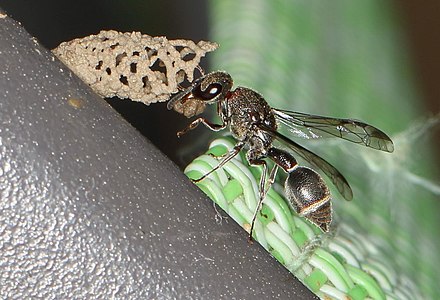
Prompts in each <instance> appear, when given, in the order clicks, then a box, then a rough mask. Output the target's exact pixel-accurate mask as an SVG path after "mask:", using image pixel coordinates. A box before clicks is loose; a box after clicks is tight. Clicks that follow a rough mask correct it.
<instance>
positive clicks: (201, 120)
mask: <svg viewBox="0 0 440 300" xmlns="http://www.w3.org/2000/svg"><path fill="white" fill-rule="evenodd" d="M199 123H202V124H203V125H205V126H206V127H207V128H208V129H210V130H212V131H220V130H222V129H225V128H226V124H224V123H223V124H213V123H211V122H210V121H208V120H206V119H205V118H197V119H195V120H194V121H192V122H191V123H190V124H189V125H188V126H187V127H186V128H184V129H183V130H181V131H179V132H177V137H181V136H182V135H184V134H185V133H187V132H188V131H190V130H193V129H194V128H196V127H197V125H199Z"/></svg>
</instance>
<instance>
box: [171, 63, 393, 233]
mask: <svg viewBox="0 0 440 300" xmlns="http://www.w3.org/2000/svg"><path fill="white" fill-rule="evenodd" d="M232 87H233V80H232V77H231V75H229V74H228V73H226V72H221V71H217V72H212V73H209V74H206V75H203V76H202V77H200V78H198V79H197V80H195V81H194V82H193V83H192V84H191V85H190V86H189V87H188V88H186V89H183V90H182V91H180V92H179V93H177V94H176V95H174V96H173V97H172V98H171V99H170V100H169V102H168V103H167V107H168V109H173V108H174V109H175V110H176V111H178V112H180V113H183V114H185V115H186V116H187V117H193V116H195V115H197V114H199V113H201V112H202V111H203V110H204V109H205V106H206V105H209V104H217V114H218V115H219V117H220V120H221V123H220V124H215V123H212V122H210V121H209V120H207V119H205V118H202V117H199V118H197V119H195V120H193V121H192V122H191V123H190V124H189V125H188V126H187V127H186V128H185V129H183V130H182V131H179V132H178V133H177V136H178V137H180V136H182V135H183V134H185V133H186V132H188V131H190V130H192V129H194V128H196V127H197V126H198V125H199V124H203V125H204V126H206V127H207V128H208V129H210V130H213V131H220V130H223V129H225V128H227V127H229V130H230V132H231V133H232V136H233V137H234V138H235V139H236V140H237V143H236V144H235V146H234V147H233V149H232V150H231V151H230V152H228V153H227V154H225V155H224V156H223V157H222V159H221V160H220V162H219V164H218V165H217V166H216V167H215V168H213V169H212V170H210V171H209V172H208V173H206V174H205V175H203V176H202V177H201V178H199V179H197V180H194V181H195V182H199V181H201V180H203V179H205V178H206V177H207V176H209V175H210V174H211V173H212V172H214V171H216V170H218V169H219V168H221V167H222V166H224V165H225V164H226V163H227V162H228V161H230V160H231V159H232V158H234V157H235V156H236V155H237V154H238V153H239V152H240V151H241V150H242V149H243V148H245V149H246V150H247V152H246V159H247V161H248V163H249V164H250V165H251V166H261V167H262V174H261V178H260V181H259V201H258V206H257V209H256V211H255V212H254V215H253V218H252V223H251V228H250V231H249V239H250V240H252V233H253V228H254V224H255V219H256V217H257V214H258V212H259V210H260V209H261V205H262V202H263V200H264V198H265V195H266V193H267V191H268V190H269V188H270V186H271V185H272V183H273V182H274V179H275V176H276V173H277V170H278V169H279V168H281V169H282V170H283V171H284V172H286V173H287V179H286V181H285V184H284V190H285V195H286V198H287V199H288V202H289V203H290V206H291V207H292V208H293V209H294V210H295V211H296V212H297V213H298V215H300V216H303V217H305V218H306V219H308V220H309V221H311V222H312V223H314V224H315V225H317V226H318V227H319V228H320V229H321V230H322V231H324V232H328V231H329V228H330V223H331V221H332V207H331V195H330V191H329V188H328V186H327V184H326V183H325V181H324V180H323V179H322V177H321V176H320V175H319V174H318V173H317V172H316V171H315V170H313V169H311V168H308V167H305V166H300V165H298V163H297V160H296V159H295V156H294V155H293V153H294V154H296V155H298V156H300V157H301V158H302V159H304V160H305V161H307V162H308V163H309V164H310V165H311V166H313V167H314V168H316V169H319V170H321V171H322V172H323V173H324V174H325V175H326V176H327V177H328V178H329V179H330V181H331V182H332V183H333V184H334V185H335V187H336V188H337V190H338V191H339V193H340V194H341V195H342V197H343V198H345V199H346V200H352V198H353V191H352V189H351V187H350V185H349V184H348V181H347V180H346V179H345V177H344V176H343V175H342V174H341V173H340V172H339V171H338V170H337V169H336V168H335V167H333V166H332V165H331V164H330V163H328V162H327V161H326V160H324V159H323V158H321V157H319V156H318V155H316V154H314V153H313V152H311V151H309V150H308V149H306V148H304V147H303V146H301V145H299V144H297V143H296V142H294V141H293V140H292V139H290V138H289V137H287V136H285V135H283V134H281V133H280V131H279V128H280V126H284V127H286V128H287V129H288V130H289V132H290V133H292V134H293V135H295V136H298V137H301V138H305V139H318V138H321V137H326V136H334V137H338V138H341V139H344V140H346V141H350V142H353V143H356V144H360V145H363V146H366V147H369V148H373V149H376V150H381V151H385V152H393V151H394V145H393V142H392V140H391V139H390V138H389V137H388V136H387V135H386V134H385V133H384V132H383V131H381V130H379V129H377V128H376V127H373V126H371V125H368V124H366V123H363V122H361V121H357V120H353V119H338V118H331V117H323V116H318V115H311V114H306V113H301V112H293V111H287V110H281V109H276V108H273V107H271V106H270V105H269V104H268V103H267V102H266V100H265V99H264V98H263V97H262V96H261V95H260V94H259V93H257V92H256V91H254V90H252V89H250V88H246V87H237V88H236V89H232ZM275 141H277V142H279V143H280V144H282V145H284V146H285V148H284V149H286V150H284V149H280V148H277V147H275V146H274V142H275ZM266 159H270V160H272V161H273V162H274V166H273V167H272V169H271V170H269V166H268V164H267V162H266Z"/></svg>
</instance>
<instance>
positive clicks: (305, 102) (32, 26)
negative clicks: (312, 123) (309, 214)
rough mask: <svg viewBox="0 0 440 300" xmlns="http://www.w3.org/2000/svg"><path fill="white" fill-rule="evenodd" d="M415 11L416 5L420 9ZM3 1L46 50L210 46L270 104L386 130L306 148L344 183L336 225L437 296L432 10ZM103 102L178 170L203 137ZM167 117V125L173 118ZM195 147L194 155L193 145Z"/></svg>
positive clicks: (154, 110) (157, 112) (341, 0)
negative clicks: (384, 141) (360, 141)
mask: <svg viewBox="0 0 440 300" xmlns="http://www.w3.org/2000/svg"><path fill="white" fill-rule="evenodd" d="M416 3H417V4H416ZM419 3H420V2H416V1H415V0H404V1H378V0H375V1H362V2H361V1H356V2H355V1H348V0H338V1H332V2H325V1H306V0H303V1H299V0H296V1H264V0H254V1H232V0H227V1H214V0H212V1H199V0H197V1H169V0H168V1H141V0H136V1H106V0H98V1H84V0H81V1H69V2H62V1H31V0H28V1H25V0H0V7H1V8H3V9H4V10H6V12H7V13H8V14H9V15H10V16H11V17H13V18H14V19H16V20H17V21H20V22H21V23H22V24H23V26H24V27H25V28H26V29H27V30H28V31H29V32H30V33H31V34H33V35H34V36H35V37H37V38H38V39H39V40H40V42H41V43H42V44H43V45H45V46H46V47H47V48H49V49H50V48H54V47H55V46H57V45H58V44H59V43H61V42H62V41H67V40H70V39H73V38H77V37H83V36H86V35H89V34H95V33H97V32H99V31H100V30H102V29H115V30H119V31H142V32H144V33H147V34H149V35H165V36H167V37H168V38H187V39H193V40H196V41H198V40H200V39H210V40H214V41H216V42H218V43H220V45H221V47H220V49H219V50H218V51H217V52H216V53H215V54H213V55H210V56H208V60H207V61H208V62H209V63H210V67H208V65H206V64H205V65H204V66H203V67H204V68H205V69H206V70H215V69H222V70H226V71H227V72H229V73H231V74H232V76H233V78H234V79H235V83H236V84H239V85H244V86H247V87H251V88H253V89H255V90H257V91H259V92H260V93H262V94H263V95H264V97H265V98H266V99H267V100H268V102H269V103H270V104H271V105H273V106H275V107H277V108H283V109H289V110H296V111H302V112H308V113H313V114H321V115H331V116H334V117H351V118H356V119H361V120H363V121H366V122H367V123H370V124H372V125H374V126H377V127H379V128H381V129H382V130H384V131H385V132H387V133H389V134H391V135H392V136H393V139H394V140H395V142H396V152H395V153H394V154H392V155H389V154H383V153H377V152H375V151H371V150H368V149H361V147H357V146H356V145H353V146H352V145H345V144H340V143H336V142H334V141H324V142H319V143H313V144H312V143H306V145H307V146H308V147H310V148H312V149H314V150H315V151H316V152H317V153H319V154H320V155H322V156H324V157H326V159H328V160H329V161H331V162H332V163H333V164H334V165H336V166H337V167H338V169H340V171H341V172H342V173H344V174H345V176H346V177H347V178H349V181H350V183H351V184H352V185H353V187H354V192H355V199H354V201H353V202H352V203H343V202H342V201H335V210H336V211H337V217H338V218H341V219H342V220H343V221H344V222H347V223H348V224H351V226H353V227H354V228H355V229H356V231H358V232H362V234H363V235H364V236H365V237H366V238H372V239H375V238H376V237H380V238H381V239H382V240H385V241H388V242H389V243H388V246H389V247H388V249H384V252H383V253H382V255H384V259H387V260H389V261H391V262H392V263H391V264H392V265H393V266H394V267H395V271H397V272H404V273H406V274H407V275H408V276H409V277H410V278H412V280H414V282H415V283H416V284H417V285H418V286H419V287H420V289H421V291H422V292H423V293H424V295H426V296H430V297H432V298H433V299H435V298H439V297H440V295H439V292H438V291H437V288H438V287H437V282H438V281H439V279H440V278H439V274H438V272H437V269H438V268H439V267H440V262H439V261H440V259H439V256H438V253H439V249H440V247H439V243H440V241H439V239H438V236H439V228H440V223H439V222H440V221H439V220H438V217H437V211H439V209H440V207H439V205H440V202H439V201H440V196H439V194H440V188H439V187H438V183H439V180H438V166H439V158H438V156H439V155H438V153H440V142H439V141H440V134H439V130H438V129H437V131H435V130H430V126H431V127H432V126H433V123H435V121H434V120H432V119H431V123H429V122H428V121H426V120H427V119H428V118H429V117H431V116H433V115H435V114H438V113H439V112H440V85H438V82H439V79H440V55H438V53H440V35H439V34H438V28H440V2H438V1H435V0H430V1H424V2H423V5H422V4H419ZM109 102H110V103H111V104H112V105H113V106H114V107H115V108H116V109H117V110H118V111H119V112H120V113H121V114H123V115H124V116H125V117H126V118H127V120H129V121H130V122H131V123H132V124H133V125H134V126H135V127H137V128H138V129H139V130H140V131H141V132H142V133H143V134H144V135H145V136H147V137H148V138H149V139H150V140H151V141H152V142H153V143H155V144H156V145H157V146H158V147H159V148H160V149H161V150H162V151H163V152H164V153H166V154H167V155H168V156H169V157H170V158H172V159H173V160H174V161H175V162H176V163H177V164H179V165H180V166H181V167H183V166H185V165H186V164H187V163H188V162H189V161H190V160H191V159H192V158H194V157H195V156H196V155H197V154H199V153H200V152H201V151H203V150H204V149H206V147H207V144H208V141H209V139H210V136H211V135H210V134H211V133H210V132H207V130H203V129H198V130H197V131H196V132H193V133H191V134H188V135H186V136H185V137H183V138H182V139H180V140H178V139H177V138H176V137H175V133H176V131H178V130H179V129H181V128H183V127H184V126H185V124H187V122H188V121H187V120H186V119H185V118H184V117H182V116H178V115H177V114H176V113H174V112H171V111H167V110H166V107H165V104H164V103H162V104H157V105H152V106H150V107H147V106H144V105H142V104H140V103H135V102H130V101H120V100H118V99H111V100H109ZM170 120H173V122H170ZM194 145H196V147H194Z"/></svg>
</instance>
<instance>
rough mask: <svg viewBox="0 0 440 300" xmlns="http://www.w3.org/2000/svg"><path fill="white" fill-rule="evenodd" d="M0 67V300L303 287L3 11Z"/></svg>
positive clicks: (233, 294) (230, 293)
mask: <svg viewBox="0 0 440 300" xmlns="http://www.w3.org/2000/svg"><path fill="white" fill-rule="evenodd" d="M0 66H1V67H0V68H1V77H0V121H1V125H0V193H1V194H0V195H1V199H0V295H1V298H9V299H14V298H16V299H30V298H36V297H42V298H45V299H50V298H60V299H72V298H77V299H86V298H87V299H94V298H99V299H110V298H120V299H130V298H131V299H142V298H154V299H175V298H182V299H190V298H194V299H208V298H209V299H220V298H224V299H257V298H258V299H262V298H280V299H281V298H284V299H287V298H290V299H309V298H310V297H313V296H312V295H311V294H310V293H309V292H308V291H307V290H306V289H305V288H304V287H303V286H302V285H301V284H300V283H299V282H298V281H297V280H296V279H295V278H293V277H292V276H291V275H290V274H289V273H288V272H287V271H286V270H285V269H284V268H283V267H281V266H280V265H279V264H278V263H277V262H276V261H275V260H274V259H272V258H271V257H270V256H269V255H268V254H267V253H265V251H264V250H263V249H262V248H261V247H259V246H258V245H256V244H254V245H249V244H248V243H247V235H246V233H245V232H244V231H242V230H241V229H240V228H239V227H238V225H236V224H235V223H234V222H233V221H231V220H229V221H225V220H223V222H222V223H221V224H218V223H216V222H215V216H216V212H215V209H214V207H213V205H212V203H211V202H210V201H209V200H208V199H206V197H205V196H204V195H203V194H202V193H201V192H200V191H199V190H198V189H197V188H196V187H195V186H193V185H192V184H191V183H190V182H189V181H188V180H187V179H186V177H184V175H183V174H182V173H181V171H179V170H178V168H177V167H176V166H175V165H174V164H173V163H172V162H170V161H169V160H168V159H167V158H166V157H165V156H164V155H163V154H161V153H160V152H159V151H158V150H157V149H156V148H155V147H154V146H152V145H151V144H150V143H149V142H148V141H147V140H146V139H145V138H144V137H143V136H141V135H140V134H139V133H138V132H137V131H136V130H134V129H133V128H132V127H131V126H130V125H128V124H127V123H126V122H125V121H124V120H123V119H122V118H121V117H120V116H119V115H118V114H117V113H116V112H115V111H114V110H113V109H112V108H111V107H110V106H109V105H108V104H107V103H106V102H105V101H104V100H102V99H100V98H99V97H98V96H96V95H95V94H93V93H92V92H91V91H90V90H89V88H88V87H87V86H84V85H83V84H82V82H81V81H80V80H79V79H77V78H76V77H75V76H73V75H72V74H71V72H70V71H68V70H67V69H66V68H65V67H64V66H63V65H62V64H61V63H60V62H58V61H57V60H56V59H54V58H53V57H52V56H51V54H50V52H48V51H47V50H46V49H44V48H42V47H41V46H40V45H39V44H38V42H37V41H36V40H34V39H32V38H31V37H30V36H29V35H28V34H27V33H26V32H25V31H24V30H23V29H22V28H21V27H20V26H19V24H18V23H16V22H14V21H13V20H12V19H9V18H0Z"/></svg>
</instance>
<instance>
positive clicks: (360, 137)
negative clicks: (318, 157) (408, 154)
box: [272, 109, 394, 152]
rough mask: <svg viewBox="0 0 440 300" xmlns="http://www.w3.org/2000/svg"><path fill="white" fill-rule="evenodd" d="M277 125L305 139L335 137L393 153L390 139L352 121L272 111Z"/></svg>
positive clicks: (376, 130) (375, 129)
mask: <svg viewBox="0 0 440 300" xmlns="http://www.w3.org/2000/svg"><path fill="white" fill-rule="evenodd" d="M272 111H273V113H274V115H275V118H276V120H277V121H278V123H279V124H283V125H285V126H286V127H287V128H288V129H289V131H290V132H292V133H293V134H295V135H296V136H299V137H302V138H305V139H317V138H321V137H325V136H335V137H338V138H341V139H344V140H347V141H350V142H353V143H356V144H361V145H364V146H366V147H370V148H373V149H377V150H382V151H386V152H393V151H394V145H393V142H392V141H391V139H390V138H389V137H388V136H387V135H386V134H385V133H384V132H383V131H381V130H379V129H377V128H376V127H373V126H371V125H368V124H366V123H363V122H360V121H356V120H352V119H338V118H330V117H322V116H316V115H309V114H305V113H300V112H292V111H287V110H280V109H272Z"/></svg>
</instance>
